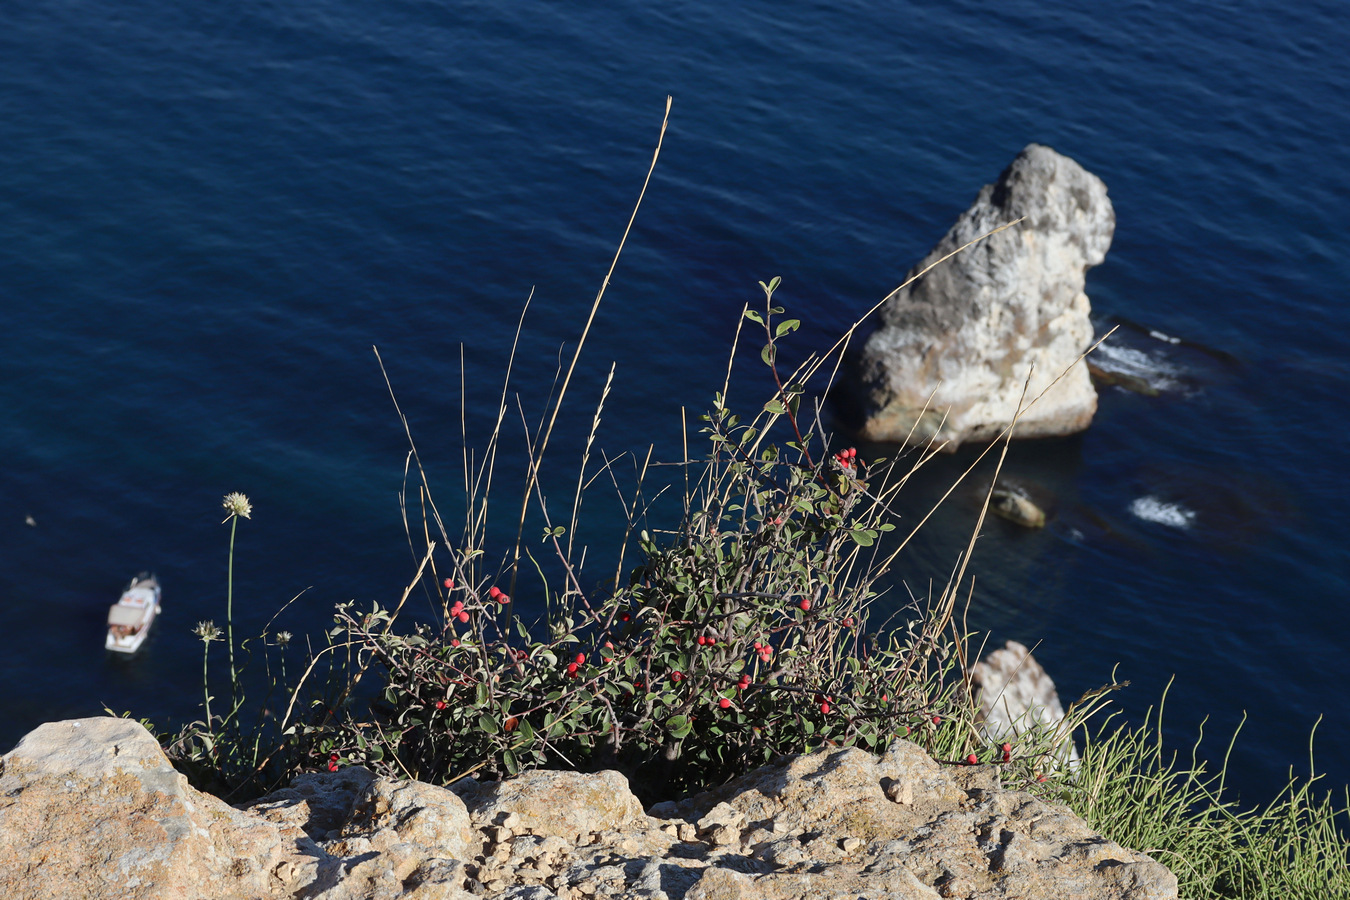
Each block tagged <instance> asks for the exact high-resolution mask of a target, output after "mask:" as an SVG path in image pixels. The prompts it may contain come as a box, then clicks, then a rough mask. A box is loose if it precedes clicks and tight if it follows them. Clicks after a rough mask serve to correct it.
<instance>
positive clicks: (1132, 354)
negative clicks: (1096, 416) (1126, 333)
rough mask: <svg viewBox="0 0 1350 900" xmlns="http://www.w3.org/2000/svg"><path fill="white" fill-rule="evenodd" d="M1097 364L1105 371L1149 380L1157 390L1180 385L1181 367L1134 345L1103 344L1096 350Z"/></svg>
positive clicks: (1169, 388)
mask: <svg viewBox="0 0 1350 900" xmlns="http://www.w3.org/2000/svg"><path fill="white" fill-rule="evenodd" d="M1094 355H1096V357H1097V360H1096V362H1097V365H1098V366H1100V367H1101V368H1102V369H1103V370H1104V371H1107V372H1115V373H1118V374H1120V375H1129V376H1132V377H1134V378H1139V379H1141V380H1143V381H1145V382H1147V384H1148V386H1149V387H1151V388H1153V389H1154V390H1156V391H1168V390H1173V389H1176V388H1178V387H1180V381H1179V380H1178V376H1180V375H1181V369H1180V368H1178V367H1177V366H1175V365H1173V364H1172V363H1171V362H1169V361H1167V360H1165V359H1162V358H1160V357H1157V356H1154V355H1153V354H1151V353H1146V352H1144V351H1143V350H1136V349H1134V348H1133V347H1120V346H1112V345H1110V344H1102V345H1101V346H1100V347H1098V348H1097V349H1096V350H1095V351H1094Z"/></svg>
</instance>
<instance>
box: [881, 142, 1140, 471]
mask: <svg viewBox="0 0 1350 900" xmlns="http://www.w3.org/2000/svg"><path fill="white" fill-rule="evenodd" d="M1022 216H1025V217H1026V219H1025V221H1023V222H1022V223H1021V224H1018V225H1015V226H1013V227H1012V228H1009V229H1007V230H1005V231H1002V232H999V233H998V234H996V235H993V236H992V237H989V238H987V239H985V240H983V241H981V242H980V243H978V244H976V245H975V246H973V247H970V248H968V249H966V250H964V251H962V252H961V253H959V254H957V255H956V256H954V257H953V258H952V259H949V260H947V261H946V262H944V263H941V264H939V265H938V266H937V267H936V268H934V269H933V270H932V271H931V272H929V273H928V274H927V275H924V276H923V277H922V278H920V279H919V280H918V281H916V282H914V283H913V284H911V285H909V286H908V287H905V288H901V289H900V290H898V291H896V292H895V293H894V294H893V295H892V296H891V297H889V298H888V299H887V301H886V303H885V305H884V306H883V307H882V309H881V314H880V316H881V324H880V327H878V329H877V330H876V331H875V332H874V333H873V334H872V335H871V337H869V338H868V340H867V343H866V344H865V345H864V347H863V349H862V352H861V354H860V355H859V357H858V359H857V360H856V361H855V364H854V369H855V372H854V375H855V379H854V380H855V381H856V382H857V383H858V384H859V385H860V387H861V390H862V393H863V396H862V397H861V398H859V399H860V401H861V404H862V419H863V422H862V427H861V432H862V436H863V437H864V438H867V439H870V440H878V441H909V442H911V443H921V444H926V443H928V442H930V441H935V442H939V443H940V442H946V449H948V450H955V449H956V447H957V446H958V445H960V444H961V443H963V442H965V441H971V440H982V439H987V438H992V437H994V436H996V435H997V434H999V432H1001V431H1002V430H1003V429H1004V428H1005V427H1006V426H1007V425H1008V424H1009V423H1010V422H1011V421H1012V420H1013V416H1014V414H1015V413H1016V412H1017V407H1018V401H1019V399H1020V398H1021V396H1022V390H1023V385H1024V384H1025V383H1026V380H1027V376H1028V373H1031V380H1030V384H1029V385H1027V391H1026V402H1027V403H1030V402H1031V401H1032V400H1033V399H1035V398H1036V397H1038V396H1040V395H1041V394H1042V392H1043V391H1044V392H1045V394H1044V396H1041V397H1040V399H1039V400H1038V401H1037V402H1036V404H1035V405H1034V406H1032V407H1031V408H1030V409H1026V410H1024V412H1023V413H1022V416H1021V417H1020V418H1019V419H1018V424H1017V430H1016V431H1015V432H1014V434H1015V436H1017V437H1047V436H1053V435H1064V434H1072V433H1074V432H1077V431H1082V430H1083V429H1085V428H1087V427H1088V425H1089V424H1090V423H1091V422H1092V416H1093V414H1094V413H1095V412H1096V410H1097V394H1096V391H1095V390H1094V389H1093V387H1092V380H1091V379H1090V378H1089V377H1088V370H1087V366H1086V364H1085V363H1084V362H1082V361H1079V360H1078V356H1079V355H1080V354H1081V353H1082V352H1083V351H1085V350H1086V349H1087V348H1088V346H1089V345H1090V344H1091V342H1092V323H1091V322H1090V321H1089V320H1088V314H1089V312H1090V311H1091V307H1090V305H1089V303H1088V298H1087V294H1085V293H1084V292H1083V288H1084V284H1085V273H1086V271H1087V269H1088V268H1089V267H1091V266H1095V265H1097V264H1099V263H1101V262H1102V261H1103V260H1104V259H1105V258H1106V251H1107V249H1108V248H1109V247H1110V246H1111V238H1112V235H1113V234H1114V232H1115V223H1116V217H1115V211H1114V210H1113V209H1112V207H1111V201H1110V200H1109V199H1108V198H1107V196H1106V185H1104V184H1103V183H1102V181H1101V179H1099V178H1097V176H1095V175H1093V174H1091V173H1090V172H1088V171H1086V170H1085V169H1084V168H1083V167H1082V166H1080V165H1079V164H1078V163H1076V162H1074V161H1073V160H1072V159H1069V158H1068V157H1067V156H1063V155H1061V154H1059V153H1056V152H1055V151H1054V150H1052V149H1050V148H1049V147H1044V146H1041V145H1040V144H1030V145H1028V146H1027V148H1026V149H1025V150H1023V151H1022V152H1021V153H1020V154H1018V156H1017V158H1016V159H1014V160H1013V162H1012V164H1011V165H1009V166H1008V168H1007V169H1005V170H1004V171H1003V174H1002V175H1000V176H999V179H998V181H997V182H996V183H994V184H991V185H985V187H984V188H983V189H982V190H981V191H980V194H979V196H978V197H977V198H976V200H975V204H974V205H973V206H971V208H970V209H968V210H967V211H966V212H965V213H963V214H962V215H961V217H960V218H958V219H957V221H956V224H955V225H953V226H952V228H951V230H950V231H949V232H947V235H946V237H944V238H943V239H942V240H941V241H939V242H938V245H937V246H936V247H934V248H933V250H932V251H931V252H930V253H929V254H928V256H926V257H925V258H924V259H923V260H922V261H921V262H920V263H919V264H918V265H917V266H915V267H914V269H913V270H911V274H913V273H916V272H918V271H920V270H922V269H923V268H925V267H927V266H929V265H931V264H932V263H933V262H935V261H936V260H938V259H941V258H942V257H943V256H946V255H947V254H949V253H951V252H952V251H954V250H956V249H957V248H958V247H961V246H962V245H964V244H966V243H968V242H970V241H972V240H975V239H976V238H978V237H980V236H981V235H983V234H985V233H987V232H989V231H992V230H993V229H994V228H997V227H998V226H1000V225H1004V224H1007V223H1009V222H1012V221H1014V220H1016V219H1017V218H1019V217H1022ZM1061 375H1064V377H1063V379H1062V380H1060V381H1059V383H1058V384H1055V386H1054V387H1053V388H1052V387H1050V385H1051V384H1052V383H1053V382H1054V381H1055V379H1057V378H1059V377H1060V376H1061Z"/></svg>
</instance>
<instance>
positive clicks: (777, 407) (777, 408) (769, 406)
mask: <svg viewBox="0 0 1350 900" xmlns="http://www.w3.org/2000/svg"><path fill="white" fill-rule="evenodd" d="M764 411H765V412H767V413H773V414H774V415H776V416H781V415H784V414H785V413H787V407H786V406H784V405H783V404H782V403H779V402H778V401H777V400H770V401H769V402H768V403H765V404H764Z"/></svg>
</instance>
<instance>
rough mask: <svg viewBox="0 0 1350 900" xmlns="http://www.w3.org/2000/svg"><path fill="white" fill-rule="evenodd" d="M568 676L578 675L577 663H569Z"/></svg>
mask: <svg viewBox="0 0 1350 900" xmlns="http://www.w3.org/2000/svg"><path fill="white" fill-rule="evenodd" d="M567 674H568V675H575V674H577V664H576V663H568V664H567Z"/></svg>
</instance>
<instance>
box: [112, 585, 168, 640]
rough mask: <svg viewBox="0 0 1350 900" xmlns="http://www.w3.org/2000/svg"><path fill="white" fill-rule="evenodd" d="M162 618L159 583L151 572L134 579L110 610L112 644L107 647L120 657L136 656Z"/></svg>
mask: <svg viewBox="0 0 1350 900" xmlns="http://www.w3.org/2000/svg"><path fill="white" fill-rule="evenodd" d="M157 615H159V580H158V579H157V578H155V576H154V575H152V574H150V573H149V572H142V573H141V574H139V575H137V576H136V577H135V578H133V579H131V584H129V585H127V589H126V590H125V591H123V592H122V599H120V600H118V601H117V602H116V603H114V604H113V605H112V606H111V607H109V609H108V640H107V641H106V642H105V643H104V645H103V646H105V647H107V648H108V649H109V650H113V651H116V652H117V653H135V652H136V651H137V650H139V649H141V644H144V643H145V636H146V635H147V634H149V633H150V626H151V625H152V624H154V621H155V616H157Z"/></svg>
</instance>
